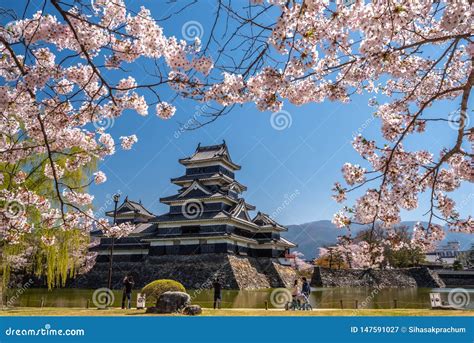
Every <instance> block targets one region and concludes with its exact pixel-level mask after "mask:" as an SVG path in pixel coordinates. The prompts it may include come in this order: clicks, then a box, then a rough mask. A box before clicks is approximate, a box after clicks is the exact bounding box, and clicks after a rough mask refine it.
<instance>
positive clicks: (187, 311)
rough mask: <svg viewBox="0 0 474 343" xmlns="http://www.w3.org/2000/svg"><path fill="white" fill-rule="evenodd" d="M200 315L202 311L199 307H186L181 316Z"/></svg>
mask: <svg viewBox="0 0 474 343" xmlns="http://www.w3.org/2000/svg"><path fill="white" fill-rule="evenodd" d="M201 313H202V309H201V306H199V305H188V306H186V307H185V308H184V309H183V314H185V315H187V316H196V315H198V314H201Z"/></svg>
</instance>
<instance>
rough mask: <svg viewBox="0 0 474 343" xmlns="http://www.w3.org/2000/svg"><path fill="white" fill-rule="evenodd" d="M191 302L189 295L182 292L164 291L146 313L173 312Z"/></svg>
mask: <svg viewBox="0 0 474 343" xmlns="http://www.w3.org/2000/svg"><path fill="white" fill-rule="evenodd" d="M190 303H191V297H190V296H189V294H187V293H184V292H165V293H163V294H162V295H160V297H159V298H158V301H157V302H156V306H155V307H154V308H153V307H152V308H150V311H147V313H175V312H178V311H180V310H181V309H183V308H184V307H186V306H187V305H189V304H190Z"/></svg>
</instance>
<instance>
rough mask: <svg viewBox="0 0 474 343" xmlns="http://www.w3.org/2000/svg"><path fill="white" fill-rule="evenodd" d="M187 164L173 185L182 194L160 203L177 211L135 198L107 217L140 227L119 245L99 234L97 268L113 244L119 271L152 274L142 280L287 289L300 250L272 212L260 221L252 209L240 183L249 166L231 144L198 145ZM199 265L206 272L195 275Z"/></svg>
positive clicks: (120, 240) (263, 215) (119, 242)
mask: <svg viewBox="0 0 474 343" xmlns="http://www.w3.org/2000/svg"><path fill="white" fill-rule="evenodd" d="M179 163H181V164H182V165H183V166H184V167H185V168H186V171H185V173H184V175H183V176H180V177H176V178H173V179H171V182H172V183H174V184H175V185H177V186H179V187H180V189H179V190H178V192H177V194H174V195H171V196H167V197H164V198H161V199H160V201H161V202H162V203H163V204H166V205H168V206H169V211H168V212H167V213H165V214H162V215H159V216H156V215H154V214H153V213H151V212H150V211H148V210H147V209H146V208H145V207H144V206H143V205H142V204H141V203H140V202H134V201H131V200H129V199H128V198H125V201H124V202H123V203H122V204H121V205H120V206H119V207H118V208H117V210H116V211H109V212H107V213H106V215H108V216H110V217H114V215H115V221H116V223H117V224H120V223H123V222H131V223H133V224H135V227H136V229H135V230H134V231H133V232H132V233H131V234H130V235H129V236H128V237H124V238H121V239H115V240H114V241H112V239H111V238H106V237H103V236H102V235H101V232H100V231H96V232H94V233H93V235H94V236H96V237H99V238H100V244H99V245H98V246H97V247H95V248H94V249H95V250H96V251H97V253H98V257H97V265H98V267H97V268H100V266H101V265H102V268H105V264H108V261H109V255H110V251H111V246H112V245H113V261H114V273H115V264H117V267H119V268H120V269H121V270H122V272H123V271H124V270H125V271H126V270H128V269H130V270H131V271H132V273H133V272H135V273H137V274H139V273H138V272H137V271H138V270H139V269H140V270H142V273H144V274H146V275H137V278H139V279H140V278H144V279H147V280H148V279H153V278H171V279H177V280H178V281H181V282H182V283H183V284H185V285H187V286H188V287H191V288H195V287H196V286H197V285H198V284H199V282H196V278H197V279H202V277H203V276H204V277H205V278H209V277H212V275H213V274H216V273H217V274H219V275H220V276H221V277H223V278H224V279H226V281H227V282H226V285H227V287H228V288H239V289H241V288H260V287H280V286H284V285H285V284H286V283H287V282H288V280H287V278H288V275H289V274H291V271H289V270H288V267H287V266H284V263H282V262H284V260H285V256H287V255H288V254H289V250H290V248H293V247H295V246H296V245H295V244H293V243H292V242H290V241H288V240H286V239H285V238H283V237H282V236H281V233H282V232H284V231H286V230H287V229H286V228H285V227H284V226H282V225H280V224H278V223H277V222H276V221H275V220H273V219H272V218H270V217H269V216H268V215H267V214H265V213H262V212H258V213H257V214H256V215H255V216H253V218H252V216H251V215H250V213H249V212H250V211H254V210H255V206H253V205H250V204H248V203H247V202H246V201H245V200H244V199H243V198H242V197H241V195H242V193H243V192H244V191H245V190H246V189H247V187H246V186H244V185H242V184H241V183H239V182H238V181H237V180H236V179H235V172H236V171H238V170H240V168H241V167H240V166H239V165H237V164H235V163H234V162H233V161H232V159H231V157H230V154H229V150H228V148H227V145H226V144H225V142H223V143H222V144H219V145H211V146H201V145H198V146H197V148H196V150H195V152H194V154H192V155H191V156H190V157H186V158H183V159H180V160H179ZM120 264H121V265H122V266H121V267H120ZM170 264H171V265H170ZM144 266H145V267H144ZM199 266H200V267H201V268H202V269H201V271H202V274H203V275H195V270H196V268H198V269H199V268H200V267H199ZM97 268H95V269H97ZM166 270H168V272H166ZM92 273H93V271H92ZM236 273H237V274H239V273H240V274H241V275H236ZM153 274H155V275H153ZM157 274H159V275H157ZM283 274H284V275H283ZM114 278H115V277H114ZM239 278H240V279H241V280H238V279H239ZM117 279H118V278H117ZM244 279H248V280H244ZM201 281H202V280H201Z"/></svg>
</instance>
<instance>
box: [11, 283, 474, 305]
mask: <svg viewBox="0 0 474 343" xmlns="http://www.w3.org/2000/svg"><path fill="white" fill-rule="evenodd" d="M451 290H452V289H449V288H444V289H429V288H384V289H373V288H313V290H312V293H311V296H310V302H311V304H312V306H313V308H341V303H342V307H343V308H345V309H350V308H355V307H356V305H357V306H358V308H367V309H383V308H394V307H397V308H430V296H429V293H430V292H440V293H441V298H442V299H443V301H445V302H447V301H448V296H449V292H450V291H451ZM279 291H280V292H281V289H279ZM138 292H139V290H136V291H134V292H133V294H132V306H135V305H136V299H137V293H138ZM272 292H274V293H273V296H272ZM275 292H277V291H275V290H272V289H264V290H254V291H237V290H225V291H223V293H222V304H221V307H223V308H265V306H266V303H268V307H269V308H274V307H279V306H281V304H282V303H283V302H284V301H285V294H284V293H282V294H280V296H278V294H277V293H275ZM93 293H94V290H93V289H54V290H51V291H48V290H47V289H38V288H35V289H27V290H23V292H19V291H18V290H9V292H8V294H9V299H10V304H11V303H12V302H13V304H14V306H20V307H40V306H41V305H43V306H44V307H84V308H85V307H87V306H89V307H91V308H94V307H96V306H95V305H94V303H93V300H92V297H93ZM188 293H189V294H190V295H191V298H192V302H193V303H195V304H199V305H201V306H202V307H212V304H213V293H212V290H207V289H206V290H189V291H188ZM460 295H461V296H462V297H464V298H462V299H461V300H464V299H465V298H467V304H468V305H467V308H471V309H474V289H468V290H465V292H464V293H462V294H460ZM114 298H115V299H114V303H113V306H120V304H121V300H122V292H121V291H114ZM463 307H464V306H463Z"/></svg>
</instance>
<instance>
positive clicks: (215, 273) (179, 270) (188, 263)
mask: <svg viewBox="0 0 474 343" xmlns="http://www.w3.org/2000/svg"><path fill="white" fill-rule="evenodd" d="M108 268H109V264H108V263H107V262H99V263H96V265H95V266H94V268H93V269H92V270H91V271H90V272H89V273H87V274H85V275H83V276H79V277H78V278H76V279H75V280H73V281H72V282H70V284H69V285H70V286H71V287H78V288H98V287H106V286H107V277H108ZM292 273H293V276H292ZM125 275H133V278H134V280H135V287H136V288H141V287H143V286H144V285H146V284H147V283H149V282H151V281H153V280H157V279H172V280H176V281H179V282H181V283H182V284H183V285H184V286H185V287H186V288H187V289H199V288H203V287H204V288H210V287H211V285H212V280H213V279H214V278H215V277H219V279H220V280H221V282H222V283H223V288H225V289H247V290H251V289H260V288H270V287H285V286H287V285H289V283H291V282H292V278H294V271H293V270H292V268H290V267H286V266H282V265H280V264H279V263H278V261H276V260H274V259H270V258H254V257H243V256H235V255H231V254H201V255H165V256H154V257H146V258H144V259H143V260H142V261H140V262H114V266H113V275H112V288H114V289H120V288H122V279H123V277H124V276H125Z"/></svg>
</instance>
